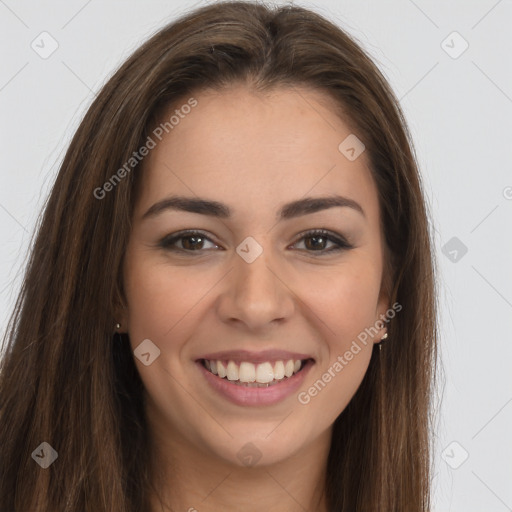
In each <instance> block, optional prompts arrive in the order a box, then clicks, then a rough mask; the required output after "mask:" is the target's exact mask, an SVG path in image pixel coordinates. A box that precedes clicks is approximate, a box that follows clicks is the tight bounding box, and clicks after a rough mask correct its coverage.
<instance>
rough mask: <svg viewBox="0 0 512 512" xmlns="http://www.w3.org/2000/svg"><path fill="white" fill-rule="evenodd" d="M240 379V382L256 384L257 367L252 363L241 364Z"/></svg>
mask: <svg viewBox="0 0 512 512" xmlns="http://www.w3.org/2000/svg"><path fill="white" fill-rule="evenodd" d="M238 378H239V380H240V382H254V381H255V380H256V367H255V366H254V365H253V364H252V363H246V362H243V363H240V369H239V370H238ZM258 382H259V381H258Z"/></svg>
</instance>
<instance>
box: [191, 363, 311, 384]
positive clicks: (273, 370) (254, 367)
mask: <svg viewBox="0 0 512 512" xmlns="http://www.w3.org/2000/svg"><path fill="white" fill-rule="evenodd" d="M308 361H313V359H288V360H279V361H274V362H270V361H267V362H263V363H259V364H253V363H251V362H248V361H242V362H240V363H237V362H234V361H221V360H208V359H201V360H200V362H201V364H202V365H203V366H204V368H206V370H208V371H209V372H210V373H212V374H213V375H216V376H217V377H219V378H220V379H223V380H226V381H229V382H230V383H231V384H234V385H237V386H243V387H249V388H268V387H270V386H274V385H276V384H279V383H281V382H285V381H287V380H288V379H289V378H291V377H293V376H294V375H295V374H297V373H299V372H300V371H302V370H303V368H304V366H305V365H306V363H307V362H308Z"/></svg>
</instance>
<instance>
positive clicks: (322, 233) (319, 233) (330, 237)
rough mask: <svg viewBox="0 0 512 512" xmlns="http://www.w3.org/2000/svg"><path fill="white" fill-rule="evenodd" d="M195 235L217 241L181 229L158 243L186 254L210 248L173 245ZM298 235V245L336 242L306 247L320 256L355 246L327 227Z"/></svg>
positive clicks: (200, 233)
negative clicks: (313, 240) (313, 241)
mask: <svg viewBox="0 0 512 512" xmlns="http://www.w3.org/2000/svg"><path fill="white" fill-rule="evenodd" d="M194 236H199V237H201V238H202V239H204V240H208V241H209V242H211V243H213V244H215V242H214V241H213V240H211V239H210V238H209V237H208V236H206V234H204V233H203V232H201V231H195V230H188V231H180V232H179V233H174V234H171V235H167V236H166V237H164V238H163V239H162V240H160V242H159V243H158V246H159V247H161V248H162V249H165V250H167V251H174V252H182V253H186V254H190V255H192V254H191V253H194V252H197V253H201V252H203V251H204V250H208V249H204V250H203V249H197V250H190V249H182V248H179V247H174V246H173V244H174V243H176V242H177V241H178V240H181V239H183V238H188V237H194ZM298 236H299V239H298V240H297V242H295V243H294V244H293V245H296V244H297V243H298V242H300V241H302V240H303V239H305V238H313V237H321V238H325V239H326V240H327V241H330V242H333V243H335V244H336V247H333V248H331V249H322V250H318V251H314V250H307V249H306V252H309V253H313V254H314V253H317V254H318V255H319V256H321V255H324V254H327V253H332V252H339V251H343V250H348V249H352V248H353V246H352V245H350V244H349V243H348V242H347V241H346V240H345V239H344V238H343V237H340V236H337V235H335V234H334V233H332V232H330V231H327V230H325V229H313V230H310V231H305V232H303V233H300V234H299V235H298ZM215 245H217V244H215Z"/></svg>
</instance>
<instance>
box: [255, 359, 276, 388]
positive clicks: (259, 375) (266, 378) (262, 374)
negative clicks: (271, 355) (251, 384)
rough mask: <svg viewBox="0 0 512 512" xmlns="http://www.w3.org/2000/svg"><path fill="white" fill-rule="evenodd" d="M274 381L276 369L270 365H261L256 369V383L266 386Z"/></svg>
mask: <svg viewBox="0 0 512 512" xmlns="http://www.w3.org/2000/svg"><path fill="white" fill-rule="evenodd" d="M273 380H274V369H273V368H272V365H271V364H270V363H261V364H259V365H258V367H257V368H256V382H260V383H261V384H266V383H267V382H272V381H273Z"/></svg>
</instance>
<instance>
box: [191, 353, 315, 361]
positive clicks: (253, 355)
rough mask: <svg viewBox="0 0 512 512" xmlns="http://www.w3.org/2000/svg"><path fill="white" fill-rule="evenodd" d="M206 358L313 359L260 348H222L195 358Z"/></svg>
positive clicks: (242, 359) (306, 355) (252, 359)
mask: <svg viewBox="0 0 512 512" xmlns="http://www.w3.org/2000/svg"><path fill="white" fill-rule="evenodd" d="M201 359H208V360H209V361H234V362H235V363H241V362H243V361H247V362H249V363H254V364H257V363H265V362H266V361H269V362H275V361H288V360H289V359H295V360H298V359H300V360H302V359H313V357H312V356H311V355H309V354H301V353H299V352H288V351H287V350H262V351H260V352H252V351H250V350H223V351H221V352H211V353H209V354H204V355H203V356H201V357H199V358H198V359H197V360H198V361H199V360H201Z"/></svg>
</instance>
